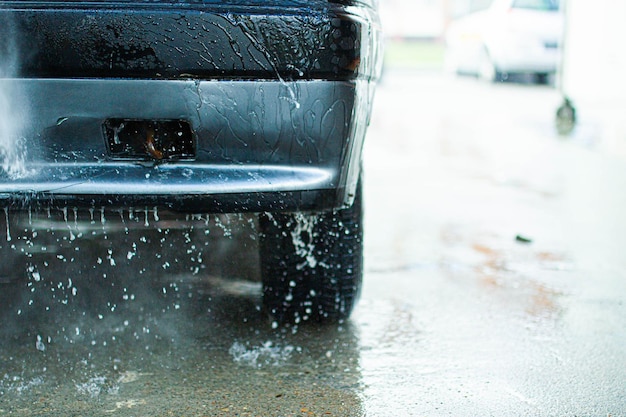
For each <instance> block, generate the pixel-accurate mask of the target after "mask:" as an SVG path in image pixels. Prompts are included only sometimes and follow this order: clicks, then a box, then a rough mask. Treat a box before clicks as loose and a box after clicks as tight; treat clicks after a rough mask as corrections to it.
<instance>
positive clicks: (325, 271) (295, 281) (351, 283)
mask: <svg viewBox="0 0 626 417" xmlns="http://www.w3.org/2000/svg"><path fill="white" fill-rule="evenodd" d="M362 218H363V211H362V197H361V185H360V182H359V186H358V190H357V193H356V196H355V200H354V203H353V204H352V206H351V207H349V208H346V209H341V210H334V211H329V212H323V213H316V214H308V213H272V214H269V213H267V214H263V215H261V216H260V219H259V224H260V231H261V238H260V242H259V243H260V260H261V276H262V280H263V304H264V307H265V309H266V310H267V311H268V312H269V313H270V314H271V315H272V316H273V318H274V319H275V320H276V321H277V322H279V323H293V324H298V323H300V322H303V321H316V322H322V323H336V322H341V321H343V320H345V319H347V318H348V317H349V316H350V313H351V312H352V309H353V308H354V305H355V304H356V302H357V300H358V298H359V294H360V290H361V283H362V277H363V228H362Z"/></svg>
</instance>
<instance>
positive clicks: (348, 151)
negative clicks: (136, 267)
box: [0, 0, 380, 212]
mask: <svg viewBox="0 0 626 417" xmlns="http://www.w3.org/2000/svg"><path fill="white" fill-rule="evenodd" d="M246 4H247V6H243V5H242V3H241V2H234V3H233V4H232V5H230V6H228V5H226V4H224V3H223V2H218V1H206V2H201V3H189V4H187V3H185V4H178V3H176V4H174V3H171V2H153V3H149V4H148V3H140V2H117V3H114V2H112V3H103V4H102V5H101V6H99V7H98V8H97V9H96V8H94V6H93V3H88V2H71V3H70V2H57V3H37V2H23V1H0V23H2V27H3V28H4V32H5V33H8V34H9V35H12V36H4V37H1V38H0V52H2V51H5V52H6V51H10V50H17V51H20V53H19V54H18V55H17V56H16V57H12V58H14V60H15V61H16V62H17V65H15V67H19V72H16V73H13V74H9V76H6V74H5V78H3V79H0V91H4V92H7V91H10V92H11V93H10V95H9V96H10V98H11V99H12V100H13V99H14V103H12V106H11V111H10V113H11V114H9V115H7V116H8V117H9V118H11V119H14V120H16V121H19V122H20V123H19V124H17V123H16V125H19V126H17V128H16V129H14V131H12V133H15V135H14V136H15V138H14V139H15V140H14V141H13V142H15V143H8V142H6V141H5V142H6V143H5V144H4V145H3V143H0V159H1V161H0V162H2V164H1V167H4V169H0V204H3V205H11V206H19V207H22V206H24V205H30V206H32V205H57V206H63V205H71V204H76V205H89V206H92V207H93V206H121V207H129V206H131V205H134V206H135V207H136V206H138V205H146V206H153V205H158V206H166V207H167V208H172V209H176V210H182V211H194V212H197V211H203V212H227V211H294V210H325V209H332V208H339V207H343V206H345V205H349V204H350V203H351V201H352V198H353V196H354V190H355V188H356V184H357V181H358V177H359V170H360V158H361V148H362V144H363V138H364V135H365V128H366V126H367V124H368V121H369V120H368V119H369V113H370V110H371V101H372V90H373V84H374V82H375V79H376V77H377V75H378V73H379V71H380V55H379V52H378V44H379V42H380V36H379V28H378V20H377V18H376V15H375V13H374V11H373V9H370V8H368V7H360V6H359V7H356V6H341V5H337V4H332V3H329V2H327V1H322V0H311V1H309V2H303V1H299V0H289V1H275V2H264V1H257V2H254V1H251V2H248V3H246ZM9 38H10V39H12V41H11V42H14V43H15V44H14V45H13V44H4V43H7V42H9V41H8V40H7V39H9ZM111 120H129V121H140V122H145V123H153V122H157V123H158V122H162V121H182V122H184V123H185V124H186V125H187V126H189V129H190V132H191V135H192V136H193V146H192V147H193V154H192V155H186V157H185V158H180V159H176V158H173V159H168V158H164V159H160V158H152V159H151V158H149V157H146V155H135V156H136V157H135V158H134V159H133V158H130V159H129V158H119V157H118V156H119V155H117V154H115V153H112V152H111V146H110V143H109V142H107V141H110V138H107V132H106V129H107V128H106V126H107V123H109V121H111ZM18 138H19V140H18ZM146 143H147V142H146ZM190 143H191V142H190ZM3 146H4V148H5V149H4V150H3V149H2V147H3Z"/></svg>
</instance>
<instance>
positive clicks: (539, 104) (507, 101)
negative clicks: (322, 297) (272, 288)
mask: <svg viewBox="0 0 626 417" xmlns="http://www.w3.org/2000/svg"><path fill="white" fill-rule="evenodd" d="M559 99H560V98H559V97H558V95H557V93H556V92H555V91H554V90H552V89H550V88H549V87H546V86H541V87H537V86H527V85H515V84H512V85H511V84H505V85H486V84H484V83H479V82H475V80H458V79H447V78H445V77H442V76H439V75H433V74H418V75H417V76H416V75H415V74H408V73H397V74H394V73H392V72H389V73H387V74H386V78H385V80H384V83H383V86H382V87H381V89H380V90H379V91H378V101H377V112H376V113H375V114H374V118H373V120H372V129H371V131H370V135H369V138H368V139H369V142H368V145H367V146H368V148H367V149H366V155H365V157H366V160H365V167H366V173H367V177H366V189H365V205H366V254H365V261H366V276H365V287H364V291H363V294H362V299H361V302H360V304H359V305H358V307H357V309H356V311H355V313H354V315H353V317H352V319H351V320H350V321H348V322H346V323H343V324H341V325H339V326H329V327H316V326H299V327H281V326H276V325H275V324H273V323H272V320H271V319H270V318H269V317H267V315H265V314H264V313H263V312H262V311H261V298H260V297H261V289H260V285H259V282H258V281H259V276H258V275H259V271H258V261H259V259H258V254H257V243H256V224H255V218H254V217H253V216H209V217H206V216H202V217H194V218H187V219H183V221H178V220H176V219H175V218H171V217H170V216H168V215H167V213H161V212H155V211H154V210H153V209H146V210H144V209H142V210H138V211H125V212H122V213H117V212H112V213H109V212H105V213H104V214H105V215H104V219H105V221H104V222H103V221H102V217H101V216H100V213H99V212H98V211H97V210H96V211H95V212H93V213H89V212H87V213H83V212H77V213H76V214H75V213H74V211H73V210H72V209H71V208H70V209H69V210H66V211H58V212H54V213H51V216H50V218H48V213H45V212H44V213H30V215H29V213H23V214H21V215H19V214H17V213H15V212H13V211H9V212H6V213H5V216H0V245H1V246H2V256H3V257H2V261H3V262H2V265H0V272H3V273H4V275H3V276H4V278H3V279H2V281H1V283H0V315H1V318H2V320H1V322H0V336H1V337H0V364H1V365H0V415H20V416H21V415H28V416H30V415H45V416H50V415H58V416H65V415H128V416H136V415H137V416H138V415H141V416H146V415H158V416H166V415H185V416H187V415H189V416H237V415H238V416H276V417H284V416H365V415H366V416H375V417H387V416H389V417H395V416H399V415H411V416H441V415H481V416H482V415H516V416H517V415H532V416H562V415H614V416H616V415H620V413H623V412H624V410H626V392H625V391H624V387H625V386H626V383H625V379H624V378H625V374H624V372H623V369H625V368H626V351H625V350H624V348H623V346H624V341H625V340H626V332H625V328H624V326H623V322H624V318H625V317H626V303H625V302H624V297H625V295H626V274H625V271H626V259H625V258H624V257H623V249H622V246H623V245H621V244H620V242H621V240H622V239H623V236H625V235H626V218H625V217H624V216H623V213H624V211H625V210H626V195H625V194H624V193H623V190H624V187H625V186H626V168H625V167H626V165H625V164H624V163H623V161H622V160H620V159H618V158H617V157H615V156H613V155H610V154H605V153H603V152H601V151H599V150H596V149H590V148H588V147H587V146H586V145H583V142H584V140H583V139H581V136H580V135H583V136H584V135H585V131H584V129H583V131H579V132H577V133H576V134H577V135H579V136H578V137H575V138H574V139H573V140H572V141H569V140H567V139H565V138H561V137H558V135H556V133H555V131H554V127H553V126H552V123H553V114H554V110H555V109H556V106H557V105H558V103H559ZM594 140H596V139H594ZM114 218H115V220H114ZM7 220H8V223H9V227H8V228H7V227H6V225H7ZM44 248H45V249H44ZM24 252H27V253H28V254H29V255H28V256H24ZM6 271H9V272H10V273H9V274H6V273H5V272H6ZM0 275H2V274H1V273H0Z"/></svg>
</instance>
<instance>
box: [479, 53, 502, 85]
mask: <svg viewBox="0 0 626 417" xmlns="http://www.w3.org/2000/svg"><path fill="white" fill-rule="evenodd" d="M478 77H479V78H480V79H481V80H483V81H486V82H490V83H495V82H502V81H505V80H506V78H507V77H506V74H505V73H503V72H502V71H500V70H499V69H498V67H497V66H496V64H494V62H493V59H492V58H491V55H490V54H489V50H488V49H487V48H486V47H485V48H483V50H482V53H481V57H480V62H479V68H478Z"/></svg>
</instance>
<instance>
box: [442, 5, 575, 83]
mask: <svg viewBox="0 0 626 417" xmlns="http://www.w3.org/2000/svg"><path fill="white" fill-rule="evenodd" d="M563 23H564V22H563V14H562V13H561V11H560V8H559V0H494V1H493V3H492V4H491V5H490V6H489V7H488V8H487V9H484V10H481V11H477V12H473V13H470V14H468V15H465V16H463V17H460V18H458V19H456V20H453V21H452V22H451V23H450V25H449V27H448V30H447V31H446V63H445V65H446V69H447V70H448V71H452V72H456V73H457V74H474V75H477V76H479V77H481V78H484V79H487V80H490V81H502V80H506V79H507V78H508V76H509V75H511V74H532V75H534V76H535V77H536V80H537V81H538V82H542V83H545V82H547V81H548V80H549V77H550V76H551V75H552V74H554V73H555V72H556V70H557V66H558V64H559V60H560V45H561V41H562V37H563Z"/></svg>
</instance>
